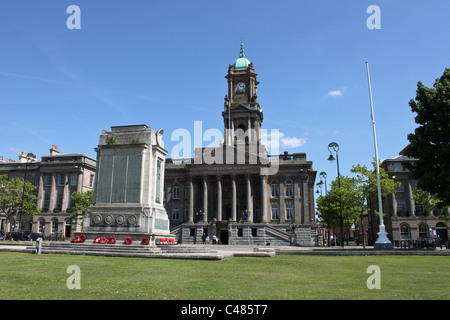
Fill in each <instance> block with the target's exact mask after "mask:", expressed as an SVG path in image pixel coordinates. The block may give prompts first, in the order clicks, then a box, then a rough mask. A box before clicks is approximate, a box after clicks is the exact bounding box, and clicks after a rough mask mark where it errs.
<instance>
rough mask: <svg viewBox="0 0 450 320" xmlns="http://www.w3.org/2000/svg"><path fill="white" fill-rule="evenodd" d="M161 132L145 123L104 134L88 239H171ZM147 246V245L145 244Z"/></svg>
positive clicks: (87, 218) (85, 230)
mask: <svg viewBox="0 0 450 320" xmlns="http://www.w3.org/2000/svg"><path fill="white" fill-rule="evenodd" d="M162 134H163V131H162V130H159V131H157V132H155V131H153V130H152V129H151V128H150V127H147V126H146V125H133V126H117V127H111V131H105V130H103V132H102V134H101V135H100V139H99V144H98V147H97V148H96V151H97V170H96V175H95V184H94V196H93V204H92V206H90V207H89V209H88V211H87V212H86V215H85V217H84V220H83V228H82V232H81V234H84V235H85V236H86V237H87V238H86V241H89V240H94V239H95V238H97V237H100V238H107V239H109V238H111V237H114V238H115V239H116V240H117V243H123V241H124V240H125V239H126V238H128V237H130V238H131V239H133V244H135V243H141V242H142V240H143V239H149V240H150V241H149V244H150V245H155V240H156V238H158V237H170V236H171V235H170V232H169V218H168V216H167V212H166V210H165V209H164V207H163V203H162V202H163V190H164V163H165V156H166V155H167V151H166V150H165V149H164V143H163V140H162ZM144 242H145V241H144Z"/></svg>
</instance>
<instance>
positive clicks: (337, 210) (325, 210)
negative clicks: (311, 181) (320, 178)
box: [317, 176, 359, 246]
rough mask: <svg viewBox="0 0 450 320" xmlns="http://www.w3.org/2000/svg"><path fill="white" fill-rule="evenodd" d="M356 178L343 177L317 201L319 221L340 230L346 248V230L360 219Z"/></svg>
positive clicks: (336, 180)
mask: <svg viewBox="0 0 450 320" xmlns="http://www.w3.org/2000/svg"><path fill="white" fill-rule="evenodd" d="M355 188H356V180H355V178H350V177H345V176H341V177H340V181H338V179H337V178H336V179H335V180H333V181H332V182H331V189H330V191H328V193H327V195H326V196H319V198H318V199H317V212H318V216H319V219H320V220H321V221H323V222H325V223H326V224H327V226H328V228H330V229H331V228H332V229H338V228H340V237H341V246H344V228H345V227H350V226H351V225H352V224H354V223H356V222H357V221H358V218H359V198H358V194H357V193H356V192H355Z"/></svg>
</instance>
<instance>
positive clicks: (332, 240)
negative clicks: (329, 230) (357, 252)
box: [330, 238, 341, 246]
mask: <svg viewBox="0 0 450 320" xmlns="http://www.w3.org/2000/svg"><path fill="white" fill-rule="evenodd" d="M335 242H336V243H337V245H338V246H340V245H341V240H340V239H334V238H333V239H331V242H330V245H332V246H334V244H335Z"/></svg>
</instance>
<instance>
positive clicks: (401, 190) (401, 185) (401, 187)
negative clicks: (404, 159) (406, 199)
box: [395, 181, 404, 192]
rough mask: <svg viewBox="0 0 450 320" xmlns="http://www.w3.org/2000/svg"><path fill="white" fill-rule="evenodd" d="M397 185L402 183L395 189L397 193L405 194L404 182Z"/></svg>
mask: <svg viewBox="0 0 450 320" xmlns="http://www.w3.org/2000/svg"><path fill="white" fill-rule="evenodd" d="M397 183H400V184H399V185H398V186H396V187H395V192H403V191H404V188H403V181H397Z"/></svg>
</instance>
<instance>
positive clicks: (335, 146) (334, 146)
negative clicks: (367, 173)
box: [328, 142, 344, 247]
mask: <svg viewBox="0 0 450 320" xmlns="http://www.w3.org/2000/svg"><path fill="white" fill-rule="evenodd" d="M328 151H330V156H329V157H328V161H330V162H333V161H334V160H336V166H337V174H338V186H339V216H340V224H341V225H340V227H341V246H342V247H343V246H344V217H343V216H342V195H341V175H340V173H339V145H338V144H337V143H336V142H331V143H330V144H329V145H328ZM333 151H334V152H335V153H336V159H335V158H334V157H333Z"/></svg>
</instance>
